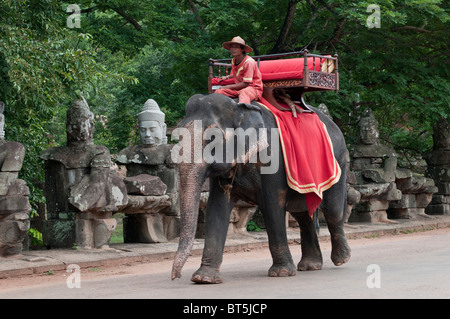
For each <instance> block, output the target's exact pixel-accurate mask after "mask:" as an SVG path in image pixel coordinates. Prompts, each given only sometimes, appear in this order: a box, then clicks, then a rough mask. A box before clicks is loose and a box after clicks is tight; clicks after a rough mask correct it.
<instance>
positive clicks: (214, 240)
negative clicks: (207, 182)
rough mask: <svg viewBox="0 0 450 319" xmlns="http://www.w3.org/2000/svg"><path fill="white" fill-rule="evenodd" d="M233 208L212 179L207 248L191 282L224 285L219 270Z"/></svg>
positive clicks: (208, 211)
mask: <svg viewBox="0 0 450 319" xmlns="http://www.w3.org/2000/svg"><path fill="white" fill-rule="evenodd" d="M232 208H233V204H232V203H231V202H230V201H229V200H228V197H227V196H226V195H225V194H224V192H223V190H222V189H221V188H220V186H219V187H218V185H213V179H211V189H210V194H209V199H208V205H207V207H206V218H205V221H206V229H205V247H204V249H203V256H202V263H201V266H200V268H199V269H198V270H197V271H196V272H194V274H193V275H192V278H191V281H193V282H195V283H203V284H220V283H222V278H221V276H220V273H219V269H220V266H221V264H222V257H223V250H224V247H225V240H226V237H227V232H228V226H229V224H230V213H231V210H232Z"/></svg>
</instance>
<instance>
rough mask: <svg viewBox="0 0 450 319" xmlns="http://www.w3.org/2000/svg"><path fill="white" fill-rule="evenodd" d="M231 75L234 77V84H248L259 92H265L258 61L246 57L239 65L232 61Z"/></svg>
mask: <svg viewBox="0 0 450 319" xmlns="http://www.w3.org/2000/svg"><path fill="white" fill-rule="evenodd" d="M231 73H232V74H233V76H234V82H235V83H236V84H237V83H240V82H247V83H250V85H249V86H251V87H253V88H255V89H256V90H258V91H261V93H262V91H263V82H262V76H261V72H260V71H259V69H258V65H257V63H256V61H255V60H254V59H253V58H252V57H250V56H248V55H246V56H245V57H244V59H243V60H242V61H241V63H239V64H238V65H235V59H234V58H233V60H232V61H231Z"/></svg>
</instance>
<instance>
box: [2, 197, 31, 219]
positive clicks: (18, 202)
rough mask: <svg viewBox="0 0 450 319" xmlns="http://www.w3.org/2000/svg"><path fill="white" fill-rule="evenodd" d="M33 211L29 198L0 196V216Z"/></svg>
mask: <svg viewBox="0 0 450 319" xmlns="http://www.w3.org/2000/svg"><path fill="white" fill-rule="evenodd" d="M30 210H31V206H30V202H29V201H28V197H27V196H20V195H19V196H0V214H2V215H5V214H6V215H8V214H12V213H15V212H21V211H27V212H29V211H30Z"/></svg>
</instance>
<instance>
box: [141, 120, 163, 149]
mask: <svg viewBox="0 0 450 319" xmlns="http://www.w3.org/2000/svg"><path fill="white" fill-rule="evenodd" d="M139 135H140V137H141V144H142V145H151V146H156V145H161V144H162V142H163V140H162V139H163V130H162V128H161V125H159V122H157V121H141V122H139Z"/></svg>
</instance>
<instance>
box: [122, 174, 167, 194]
mask: <svg viewBox="0 0 450 319" xmlns="http://www.w3.org/2000/svg"><path fill="white" fill-rule="evenodd" d="M124 182H125V185H126V187H127V192H128V194H134V195H146V196H162V195H165V193H166V190H167V186H166V184H164V183H163V182H162V181H161V178H159V177H158V176H151V175H148V174H140V175H137V176H132V177H126V178H125V179H124Z"/></svg>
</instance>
